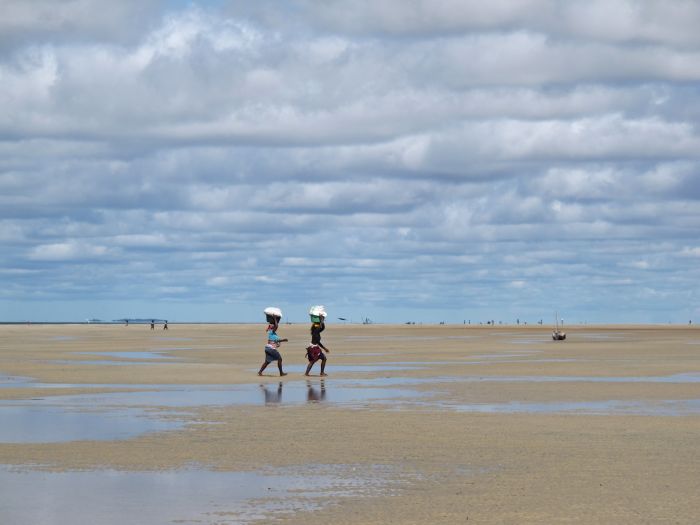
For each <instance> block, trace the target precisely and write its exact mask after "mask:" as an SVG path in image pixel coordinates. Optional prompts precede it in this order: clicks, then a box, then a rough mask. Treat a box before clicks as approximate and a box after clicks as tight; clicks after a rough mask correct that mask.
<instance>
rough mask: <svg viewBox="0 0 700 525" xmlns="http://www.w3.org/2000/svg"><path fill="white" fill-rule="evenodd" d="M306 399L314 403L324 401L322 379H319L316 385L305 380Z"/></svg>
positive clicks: (323, 383) (324, 392)
mask: <svg viewBox="0 0 700 525" xmlns="http://www.w3.org/2000/svg"><path fill="white" fill-rule="evenodd" d="M306 388H307V392H306V401H307V402H309V403H314V402H318V401H325V400H326V383H325V381H324V380H323V379H321V383H320V385H319V386H318V388H317V387H316V386H314V384H313V383H312V382H311V381H306Z"/></svg>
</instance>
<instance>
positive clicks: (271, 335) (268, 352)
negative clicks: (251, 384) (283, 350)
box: [258, 315, 288, 376]
mask: <svg viewBox="0 0 700 525" xmlns="http://www.w3.org/2000/svg"><path fill="white" fill-rule="evenodd" d="M267 319H268V322H269V324H268V325H267V344H266V345H265V362H264V363H263V364H262V366H261V367H260V371H258V375H259V376H261V375H262V373H263V370H265V369H266V368H267V365H269V364H270V363H272V362H273V361H277V368H278V369H279V371H280V376H286V375H287V374H286V373H285V372H284V371H283V370H282V355H280V353H279V350H278V349H279V347H280V345H281V344H282V343H286V342H287V341H288V339H280V337H279V336H278V335H277V328H278V327H279V322H280V319H282V316H281V315H280V316H279V317H277V316H274V315H267Z"/></svg>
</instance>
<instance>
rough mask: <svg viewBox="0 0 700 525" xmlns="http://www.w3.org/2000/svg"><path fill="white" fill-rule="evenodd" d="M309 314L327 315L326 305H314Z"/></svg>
mask: <svg viewBox="0 0 700 525" xmlns="http://www.w3.org/2000/svg"><path fill="white" fill-rule="evenodd" d="M309 315H317V316H319V317H326V307H325V306H323V305H322V304H320V305H318V306H312V307H311V310H309Z"/></svg>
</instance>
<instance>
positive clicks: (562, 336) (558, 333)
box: [552, 313, 566, 341]
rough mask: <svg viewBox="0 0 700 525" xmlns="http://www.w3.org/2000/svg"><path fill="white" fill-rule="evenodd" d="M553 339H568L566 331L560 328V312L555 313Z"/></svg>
mask: <svg viewBox="0 0 700 525" xmlns="http://www.w3.org/2000/svg"><path fill="white" fill-rule="evenodd" d="M563 327H564V322H563V321H562V328H563ZM552 339H554V340H555V341H563V340H564V339H566V332H563V331H561V330H560V329H559V314H557V313H555V314H554V330H552Z"/></svg>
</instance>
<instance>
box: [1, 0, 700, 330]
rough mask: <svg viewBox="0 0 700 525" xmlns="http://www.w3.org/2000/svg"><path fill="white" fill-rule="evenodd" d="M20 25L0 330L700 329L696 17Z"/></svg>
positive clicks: (581, 0)
mask: <svg viewBox="0 0 700 525" xmlns="http://www.w3.org/2000/svg"><path fill="white" fill-rule="evenodd" d="M0 11H1V12H2V13H3V15H2V17H0V108H2V109H1V110H0V321H24V320H30V321H82V320H84V319H86V318H100V319H106V320H111V319H118V318H124V317H132V318H135V317H157V318H162V319H169V320H170V321H171V322H185V321H200V322H205V321H217V322H249V321H250V322H264V317H263V314H262V310H263V309H264V308H265V307H267V306H278V307H280V308H282V310H283V312H284V315H285V319H286V320H289V321H292V322H305V321H307V320H308V309H309V308H310V307H311V306H312V305H315V304H324V305H325V306H326V309H327V311H328V312H329V320H330V321H332V322H340V321H338V320H337V318H338V317H344V318H346V319H348V320H351V321H353V322H359V321H360V320H362V319H363V318H366V317H368V318H370V319H372V320H373V321H375V322H386V323H389V322H408V321H414V322H418V323H421V322H425V323H433V322H441V321H444V322H447V323H463V322H465V321H466V322H471V323H472V324H475V323H479V322H484V323H485V322H486V321H488V320H494V321H496V323H498V322H503V323H515V322H517V321H518V320H519V321H520V322H521V323H524V322H528V323H536V322H538V321H540V320H543V322H544V323H545V324H549V323H552V322H553V321H554V316H555V312H558V313H559V315H560V316H561V317H562V318H564V319H565V320H566V322H567V323H571V324H573V323H627V322H634V323H664V324H666V323H669V322H670V323H683V324H687V323H688V321H689V320H693V322H696V321H697V322H698V323H700V292H699V290H698V287H699V283H700V269H699V268H700V233H699V232H700V130H699V129H698V126H699V124H700V82H699V81H700V31H698V30H697V28H698V27H700V2H698V1H696V0H693V1H689V0H675V1H673V2H668V1H666V0H638V1H633V0H569V1H557V0H519V1H516V0H491V1H489V2H481V1H477V0H459V1H458V0H381V1H377V0H326V1H324V2H314V1H311V0H287V1H285V2H278V1H271V0H257V1H256V2H249V1H235V0H231V1H226V0H218V1H200V2H187V1H164V0H122V1H120V2H113V1H111V0H62V1H58V2H57V1H54V0H0Z"/></svg>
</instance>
